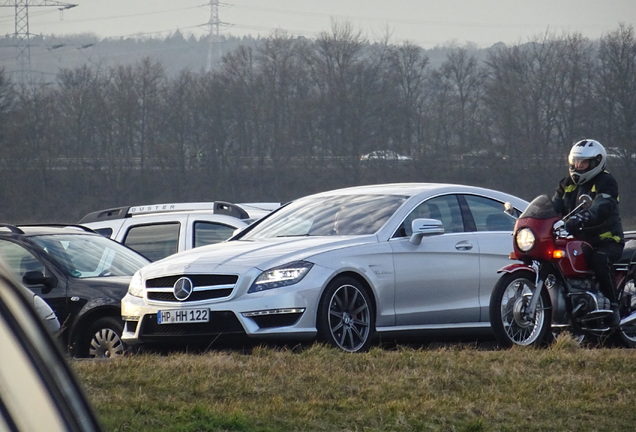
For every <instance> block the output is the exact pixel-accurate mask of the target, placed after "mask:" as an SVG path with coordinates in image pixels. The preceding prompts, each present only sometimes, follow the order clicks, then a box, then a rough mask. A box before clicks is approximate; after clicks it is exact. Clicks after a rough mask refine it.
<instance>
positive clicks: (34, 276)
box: [22, 270, 56, 294]
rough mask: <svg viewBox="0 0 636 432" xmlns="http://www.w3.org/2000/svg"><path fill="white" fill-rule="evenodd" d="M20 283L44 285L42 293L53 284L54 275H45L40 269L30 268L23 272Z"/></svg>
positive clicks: (47, 290)
mask: <svg viewBox="0 0 636 432" xmlns="http://www.w3.org/2000/svg"><path fill="white" fill-rule="evenodd" d="M22 283H24V284H25V285H44V289H43V290H42V294H46V293H48V292H50V291H51V289H52V288H53V287H54V286H55V283H56V279H55V277H54V276H45V275H44V273H42V270H31V271H28V272H26V273H24V276H22Z"/></svg>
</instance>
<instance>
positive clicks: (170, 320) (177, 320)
mask: <svg viewBox="0 0 636 432" xmlns="http://www.w3.org/2000/svg"><path fill="white" fill-rule="evenodd" d="M209 321H210V310H209V309H170V310H160V311H158V312H157V322H158V323H159V324H183V323H202V322H209Z"/></svg>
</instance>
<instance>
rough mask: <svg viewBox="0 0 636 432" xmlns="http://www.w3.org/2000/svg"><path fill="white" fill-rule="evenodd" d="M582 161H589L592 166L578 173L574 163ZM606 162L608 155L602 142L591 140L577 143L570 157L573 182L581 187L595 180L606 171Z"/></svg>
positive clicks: (569, 162)
mask: <svg viewBox="0 0 636 432" xmlns="http://www.w3.org/2000/svg"><path fill="white" fill-rule="evenodd" d="M582 160H588V161H589V162H590V164H589V166H588V167H587V168H586V169H585V170H578V171H577V170H576V169H574V163H575V162H579V161H582ZM606 161H607V153H606V152H605V147H603V146H602V145H601V143H600V142H598V141H595V140H591V139H585V140H582V141H579V142H577V143H576V144H574V146H573V147H572V149H571V150H570V155H569V156H568V164H569V165H570V169H569V170H570V177H571V178H572V181H573V182H574V183H575V184H577V185H581V184H583V183H585V182H586V181H588V180H589V179H591V178H594V177H595V176H596V175H597V174H598V173H600V172H601V171H603V170H604V169H605V162H606Z"/></svg>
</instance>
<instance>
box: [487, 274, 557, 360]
mask: <svg viewBox="0 0 636 432" xmlns="http://www.w3.org/2000/svg"><path fill="white" fill-rule="evenodd" d="M534 280H535V274H534V273H533V272H531V271H517V272H514V273H506V274H504V275H503V276H502V277H501V278H500V279H499V281H497V284H496V285H495V287H494V289H493V291H492V295H491V296H490V325H491V327H492V330H493V332H494V334H495V338H496V339H497V343H498V344H499V346H500V347H502V348H509V347H511V346H512V345H531V346H540V345H544V344H545V343H546V342H547V337H548V334H549V331H550V326H551V315H550V296H549V295H548V293H547V291H546V290H541V294H540V297H539V301H538V302H537V307H536V311H535V314H534V318H533V319H529V317H528V316H527V315H526V310H527V308H528V306H529V305H530V300H531V298H532V293H533V292H534V288H535V284H534Z"/></svg>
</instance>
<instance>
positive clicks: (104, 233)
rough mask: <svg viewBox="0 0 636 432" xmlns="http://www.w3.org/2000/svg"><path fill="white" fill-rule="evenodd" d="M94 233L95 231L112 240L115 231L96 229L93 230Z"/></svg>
mask: <svg viewBox="0 0 636 432" xmlns="http://www.w3.org/2000/svg"><path fill="white" fill-rule="evenodd" d="M93 231H95V232H96V233H97V234H101V235H103V236H104V237H108V238H110V236H112V235H113V229H112V228H108V227H107V228H95V229H93Z"/></svg>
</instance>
